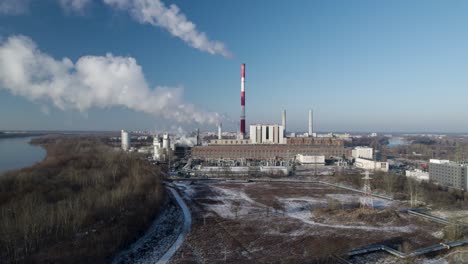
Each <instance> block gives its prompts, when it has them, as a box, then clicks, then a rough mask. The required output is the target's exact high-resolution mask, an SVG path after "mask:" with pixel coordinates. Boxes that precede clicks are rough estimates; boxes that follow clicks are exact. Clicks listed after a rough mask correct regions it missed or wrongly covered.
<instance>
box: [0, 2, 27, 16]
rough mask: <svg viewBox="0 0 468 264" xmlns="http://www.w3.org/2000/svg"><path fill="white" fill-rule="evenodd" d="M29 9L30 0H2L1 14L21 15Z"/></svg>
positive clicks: (0, 4)
mask: <svg viewBox="0 0 468 264" xmlns="http://www.w3.org/2000/svg"><path fill="white" fill-rule="evenodd" d="M28 9H29V0H0V14H5V15H20V14H24V13H26V12H27V11H28Z"/></svg>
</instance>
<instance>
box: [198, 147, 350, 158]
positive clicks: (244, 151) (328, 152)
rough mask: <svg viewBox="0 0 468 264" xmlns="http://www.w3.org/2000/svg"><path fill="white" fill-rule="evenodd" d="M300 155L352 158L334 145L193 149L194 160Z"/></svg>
mask: <svg viewBox="0 0 468 264" xmlns="http://www.w3.org/2000/svg"><path fill="white" fill-rule="evenodd" d="M298 154H302V155H312V156H314V155H315V156H322V155H323V156H325V157H327V158H328V157H342V156H343V155H344V156H345V157H349V156H351V149H350V148H345V147H343V146H333V145H299V144H298V145H294V144H245V145H234V144H233V145H209V146H197V147H193V148H192V158H196V159H241V158H245V159H282V160H290V159H294V157H295V156H296V155H298Z"/></svg>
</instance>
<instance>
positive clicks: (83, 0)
mask: <svg viewBox="0 0 468 264" xmlns="http://www.w3.org/2000/svg"><path fill="white" fill-rule="evenodd" d="M59 3H60V6H61V7H62V9H63V10H65V11H66V12H75V13H82V12H84V10H85V8H86V7H87V6H88V5H89V4H90V3H91V0H59Z"/></svg>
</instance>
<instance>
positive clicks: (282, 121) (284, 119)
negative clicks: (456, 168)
mask: <svg viewBox="0 0 468 264" xmlns="http://www.w3.org/2000/svg"><path fill="white" fill-rule="evenodd" d="M281 125H282V126H283V131H284V132H283V133H284V135H286V110H283V115H282V116H281Z"/></svg>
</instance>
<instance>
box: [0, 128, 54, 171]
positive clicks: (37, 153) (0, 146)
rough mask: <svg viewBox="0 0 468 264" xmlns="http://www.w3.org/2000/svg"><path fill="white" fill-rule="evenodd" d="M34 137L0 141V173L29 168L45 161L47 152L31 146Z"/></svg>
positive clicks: (2, 139)
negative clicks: (30, 142)
mask: <svg viewBox="0 0 468 264" xmlns="http://www.w3.org/2000/svg"><path fill="white" fill-rule="evenodd" d="M31 138H32V137H18V138H1V139H0V173H3V172H6V171H9V170H13V169H20V168H23V167H28V166H31V165H33V164H34V163H36V162H39V161H41V160H43V159H44V158H45V156H46V151H45V150H44V149H43V148H41V147H39V146H34V145H31V144H29V141H30V140H31Z"/></svg>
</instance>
